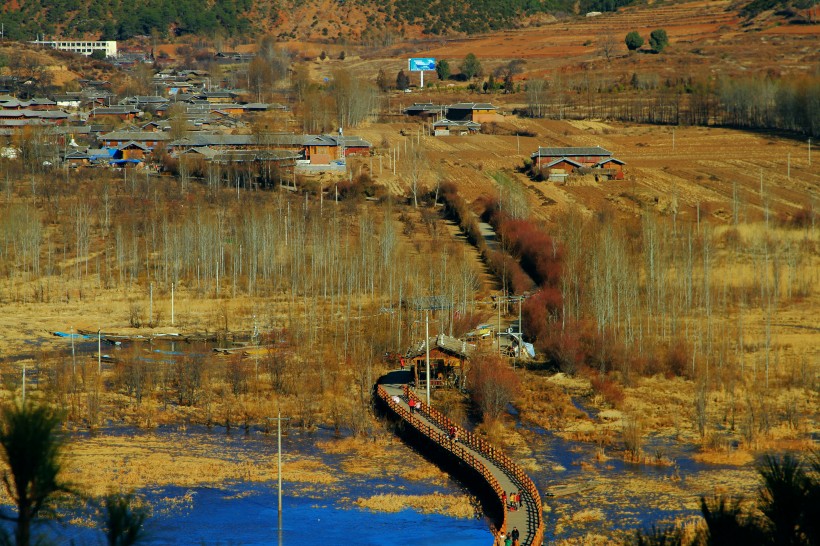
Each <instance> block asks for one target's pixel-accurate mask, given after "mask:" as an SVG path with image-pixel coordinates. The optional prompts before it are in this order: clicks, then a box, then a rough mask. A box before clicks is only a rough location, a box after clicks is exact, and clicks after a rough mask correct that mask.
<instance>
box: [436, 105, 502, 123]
mask: <svg viewBox="0 0 820 546" xmlns="http://www.w3.org/2000/svg"><path fill="white" fill-rule="evenodd" d="M444 117H445V118H447V119H449V120H450V121H474V122H476V123H490V122H493V121H499V120H500V119H501V116H500V115H499V113H498V108H496V107H495V106H493V105H492V104H490V103H488V102H459V103H457V104H451V105H450V106H448V107H447V111H446V112H445V115H444Z"/></svg>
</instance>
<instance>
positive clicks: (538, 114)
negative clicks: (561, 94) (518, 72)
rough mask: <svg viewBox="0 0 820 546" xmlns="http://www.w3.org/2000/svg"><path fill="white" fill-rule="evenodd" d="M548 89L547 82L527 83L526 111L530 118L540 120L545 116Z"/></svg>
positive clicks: (540, 80) (535, 80) (532, 81)
mask: <svg viewBox="0 0 820 546" xmlns="http://www.w3.org/2000/svg"><path fill="white" fill-rule="evenodd" d="M548 87H549V85H548V84H547V81H546V80H543V79H534V80H528V81H527V110H528V112H529V115H530V117H533V118H542V117H544V116H545V115H546V113H547V89H548Z"/></svg>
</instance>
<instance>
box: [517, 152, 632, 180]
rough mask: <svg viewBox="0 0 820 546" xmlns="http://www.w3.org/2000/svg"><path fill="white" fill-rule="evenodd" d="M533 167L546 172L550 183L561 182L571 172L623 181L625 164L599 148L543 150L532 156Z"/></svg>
mask: <svg viewBox="0 0 820 546" xmlns="http://www.w3.org/2000/svg"><path fill="white" fill-rule="evenodd" d="M531 157H532V163H533V167H534V168H535V169H536V170H539V171H546V174H547V178H548V179H549V180H551V181H563V180H565V179H566V177H567V176H568V175H569V174H570V173H573V172H578V173H591V174H595V175H603V176H605V177H607V178H614V179H617V180H621V179H623V176H624V174H623V166H624V165H625V163H624V162H623V161H621V160H620V159H617V158H615V157H613V156H612V152H610V151H609V150H605V149H604V148H601V147H600V146H594V147H567V148H544V147H539V148H538V151H536V152H535V153H533V154H532V156H531Z"/></svg>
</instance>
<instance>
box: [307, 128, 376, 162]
mask: <svg viewBox="0 0 820 546" xmlns="http://www.w3.org/2000/svg"><path fill="white" fill-rule="evenodd" d="M303 147H304V154H305V159H306V160H308V161H310V163H311V165H328V164H330V162H331V161H335V160H341V159H344V158H346V157H348V156H354V155H360V156H369V155H370V148H371V144H370V143H369V142H367V141H366V140H364V139H363V138H361V137H357V136H342V135H339V136H334V135H316V136H307V137H306V138H305V140H304V143H303Z"/></svg>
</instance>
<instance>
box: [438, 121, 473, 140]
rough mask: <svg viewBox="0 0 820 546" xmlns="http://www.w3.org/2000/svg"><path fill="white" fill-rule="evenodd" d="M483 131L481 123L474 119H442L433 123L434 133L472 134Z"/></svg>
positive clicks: (445, 134) (442, 134)
mask: <svg viewBox="0 0 820 546" xmlns="http://www.w3.org/2000/svg"><path fill="white" fill-rule="evenodd" d="M480 131H481V124H480V123H476V122H474V121H469V120H465V121H453V120H449V119H440V120H438V121H436V122H434V123H433V135H435V136H448V135H471V134H475V133H478V132H480Z"/></svg>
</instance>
